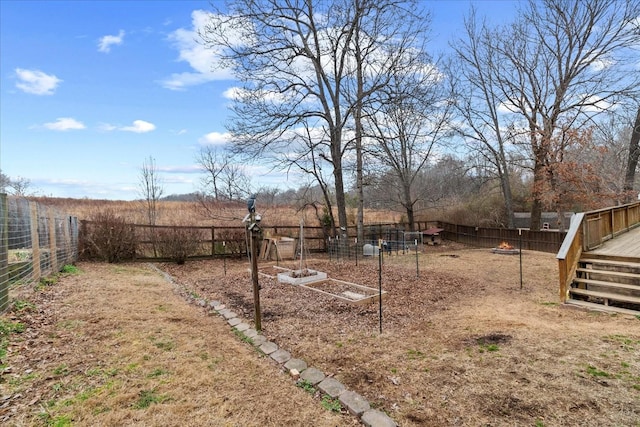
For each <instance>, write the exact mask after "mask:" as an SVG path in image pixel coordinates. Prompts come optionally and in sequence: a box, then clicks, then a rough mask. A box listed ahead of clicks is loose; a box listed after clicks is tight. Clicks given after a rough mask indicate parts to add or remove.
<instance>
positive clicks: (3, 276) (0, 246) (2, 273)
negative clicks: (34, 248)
mask: <svg viewBox="0 0 640 427" xmlns="http://www.w3.org/2000/svg"><path fill="white" fill-rule="evenodd" d="M8 218H9V208H8V206H7V195H6V194H0V313H2V312H3V311H5V310H6V309H7V307H8V306H9V231H8V227H9V219H8Z"/></svg>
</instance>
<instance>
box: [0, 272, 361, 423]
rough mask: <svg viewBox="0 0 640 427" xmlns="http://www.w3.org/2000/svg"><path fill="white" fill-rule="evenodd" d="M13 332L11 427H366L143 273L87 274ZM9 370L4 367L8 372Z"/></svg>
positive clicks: (50, 291)
mask: <svg viewBox="0 0 640 427" xmlns="http://www.w3.org/2000/svg"><path fill="white" fill-rule="evenodd" d="M79 267H80V269H81V273H80V274H76V275H69V276H66V277H63V278H62V279H60V280H59V282H58V283H56V284H55V285H52V286H48V287H45V288H41V289H40V290H39V291H37V292H35V293H33V292H32V291H31V290H30V289H21V290H20V292H17V291H14V292H13V293H14V296H17V297H18V298H19V299H20V301H25V300H26V299H28V300H29V301H30V304H32V305H31V306H30V308H29V309H23V310H22V311H19V312H18V311H16V312H15V313H14V314H13V315H12V316H6V317H5V318H3V320H4V321H11V322H16V321H20V322H22V323H23V324H25V325H26V330H25V331H24V332H23V333H21V334H14V335H12V339H11V341H12V342H11V345H10V346H9V355H8V359H7V360H6V363H7V365H8V366H9V367H10V368H9V369H8V370H6V371H5V372H4V373H3V374H2V378H1V382H0V388H1V389H2V393H0V395H1V396H2V401H1V402H0V421H1V423H2V425H6V426H27V425H34V426H35V425H56V426H63V425H71V424H73V425H78V426H95V425H110V426H125V425H139V426H185V425H194V426H195V425H201V426H205V425H210V426H282V425H294V426H295V425H297V426H303V425H319V426H336V425H356V423H355V420H353V419H352V417H350V416H348V415H340V414H335V413H332V412H329V411H327V410H325V409H323V408H322V407H321V406H320V405H319V404H318V402H317V401H314V399H313V397H312V396H310V395H309V394H307V393H305V392H304V391H303V390H302V389H300V388H297V387H295V386H294V383H293V381H292V380H291V379H290V378H289V377H288V376H287V375H285V374H284V373H282V372H280V371H279V370H278V368H277V367H276V366H275V365H274V364H273V363H270V362H269V360H268V359H266V358H264V357H262V356H261V355H260V354H259V353H258V352H257V351H256V350H254V349H253V348H252V346H250V345H249V344H246V343H242V342H241V341H239V340H238V339H237V338H236V337H235V336H234V335H233V333H232V332H231V331H230V328H229V326H228V325H227V324H226V322H224V321H223V320H222V318H220V317H217V316H215V317H212V316H210V315H207V314H206V312H205V311H204V309H201V308H197V307H195V306H193V305H188V304H187V303H186V302H185V299H184V297H183V296H180V295H177V294H176V293H175V292H174V289H172V286H171V285H170V284H169V283H168V282H166V281H165V280H164V278H162V277H161V276H160V275H159V274H157V273H155V272H151V271H150V270H149V269H147V268H145V267H144V266H140V265H134V266H132V265H105V264H80V265H79ZM3 362H4V361H3Z"/></svg>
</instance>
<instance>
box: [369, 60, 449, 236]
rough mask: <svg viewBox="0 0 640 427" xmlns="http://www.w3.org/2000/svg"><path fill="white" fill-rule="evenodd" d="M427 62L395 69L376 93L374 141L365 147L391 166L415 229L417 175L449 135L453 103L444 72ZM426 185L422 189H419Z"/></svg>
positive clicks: (372, 115)
mask: <svg viewBox="0 0 640 427" xmlns="http://www.w3.org/2000/svg"><path fill="white" fill-rule="evenodd" d="M427 62H428V61H423V62H421V63H420V65H421V66H419V67H416V68H414V69H413V70H408V69H404V70H402V71H400V72H397V73H395V74H394V75H393V76H392V78H391V80H390V81H389V83H388V84H387V86H386V88H385V89H384V90H383V91H381V94H379V95H378V100H379V103H377V104H373V103H371V104H369V105H368V107H373V108H375V110H374V111H371V110H367V109H365V110H366V111H369V114H367V119H366V123H367V125H368V126H369V129H370V136H371V138H372V139H373V140H374V141H375V142H374V143H372V144H370V147H368V150H369V152H370V153H371V155H372V156H373V157H374V158H375V159H376V160H377V161H378V162H380V163H381V164H382V165H383V167H384V169H389V170H391V171H393V175H394V176H395V179H394V180H393V182H394V183H396V185H397V186H396V187H395V189H394V190H393V191H394V192H395V193H396V194H398V195H399V200H400V203H401V205H402V206H403V208H404V211H405V214H406V216H407V221H408V223H409V226H410V228H411V230H414V229H415V213H414V211H415V209H414V206H415V204H416V203H417V202H418V201H419V200H420V199H423V198H425V197H426V195H425V194H423V192H422V191H420V186H419V183H420V182H419V181H420V180H419V178H420V176H421V174H422V172H423V170H424V169H425V168H426V166H428V165H429V162H430V161H431V160H432V154H433V153H434V151H435V149H436V147H437V146H438V145H439V144H442V143H443V139H444V138H445V137H447V136H449V134H450V130H451V129H450V127H449V122H450V119H451V112H452V104H451V103H450V102H449V100H450V97H449V92H448V91H447V90H446V87H445V84H444V81H443V75H442V74H441V73H440V71H439V70H438V68H437V67H436V65H435V64H432V65H431V66H428V65H427ZM423 190H426V189H423Z"/></svg>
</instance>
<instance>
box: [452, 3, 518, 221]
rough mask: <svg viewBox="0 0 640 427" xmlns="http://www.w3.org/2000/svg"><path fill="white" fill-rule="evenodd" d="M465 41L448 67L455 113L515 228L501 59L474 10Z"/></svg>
mask: <svg viewBox="0 0 640 427" xmlns="http://www.w3.org/2000/svg"><path fill="white" fill-rule="evenodd" d="M465 31H466V34H465V38H463V39H460V40H457V41H456V42H455V43H454V44H453V46H452V47H453V49H454V51H455V60H454V61H452V62H451V63H450V64H449V66H448V70H447V71H448V74H449V76H450V77H451V78H452V80H451V81H452V83H453V90H454V91H458V94H457V96H456V103H455V107H456V111H457V114H458V116H459V117H460V119H461V120H460V122H459V125H458V126H456V130H457V132H458V134H459V135H460V136H461V137H462V138H463V139H464V141H465V143H466V144H467V146H468V147H469V148H470V149H471V150H473V151H476V152H477V153H478V154H480V155H481V156H482V157H484V159H485V160H486V161H487V162H488V164H490V165H492V168H491V170H492V171H493V172H494V174H495V176H496V177H497V178H498V179H499V181H500V188H501V190H502V196H503V198H504V205H505V211H506V216H507V227H508V228H513V227H514V214H513V210H514V209H513V195H512V191H511V179H510V176H509V165H508V157H509V142H510V141H509V133H508V130H507V129H509V126H508V124H507V123H504V122H505V121H506V119H505V118H504V117H503V116H502V115H501V114H500V105H501V102H502V98H501V95H500V88H499V85H498V83H497V81H496V76H495V73H496V66H497V65H496V64H497V63H498V61H499V59H498V58H496V56H497V53H496V49H495V48H494V45H493V41H492V35H491V34H490V32H489V30H488V29H487V28H486V27H484V26H479V25H478V22H477V19H476V15H475V11H474V10H473V9H472V11H471V16H470V17H469V18H468V19H467V20H465Z"/></svg>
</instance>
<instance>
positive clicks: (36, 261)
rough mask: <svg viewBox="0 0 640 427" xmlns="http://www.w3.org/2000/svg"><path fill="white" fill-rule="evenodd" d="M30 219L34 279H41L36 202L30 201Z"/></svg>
mask: <svg viewBox="0 0 640 427" xmlns="http://www.w3.org/2000/svg"><path fill="white" fill-rule="evenodd" d="M29 220H30V222H31V268H32V269H33V280H34V281H35V282H37V281H38V280H40V276H41V275H42V272H41V270H40V236H39V235H38V205H37V203H36V202H29Z"/></svg>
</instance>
